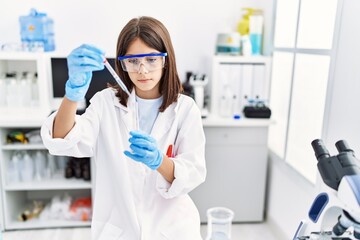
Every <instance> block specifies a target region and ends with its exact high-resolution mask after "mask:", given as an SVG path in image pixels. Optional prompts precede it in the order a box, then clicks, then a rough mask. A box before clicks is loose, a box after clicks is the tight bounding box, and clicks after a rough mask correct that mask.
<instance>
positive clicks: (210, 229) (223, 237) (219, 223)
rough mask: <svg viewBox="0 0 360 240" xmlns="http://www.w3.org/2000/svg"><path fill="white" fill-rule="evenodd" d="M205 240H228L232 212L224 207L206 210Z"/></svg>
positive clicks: (229, 237)
mask: <svg viewBox="0 0 360 240" xmlns="http://www.w3.org/2000/svg"><path fill="white" fill-rule="evenodd" d="M206 213H207V217H208V223H207V236H206V240H230V239H231V224H232V220H233V218H234V212H233V211H232V210H230V209H228V208H225V207H214V208H210V209H208V210H207V212H206Z"/></svg>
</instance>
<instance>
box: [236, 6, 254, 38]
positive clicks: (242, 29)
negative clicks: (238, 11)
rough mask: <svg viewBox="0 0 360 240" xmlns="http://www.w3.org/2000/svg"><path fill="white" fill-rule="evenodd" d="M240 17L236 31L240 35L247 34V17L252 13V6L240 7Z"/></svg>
mask: <svg viewBox="0 0 360 240" xmlns="http://www.w3.org/2000/svg"><path fill="white" fill-rule="evenodd" d="M242 12H243V14H242V19H241V20H240V21H239V23H238V24H237V31H238V32H239V33H240V35H241V36H244V35H249V17H250V16H251V15H252V14H253V12H254V9H253V8H243V9H242Z"/></svg>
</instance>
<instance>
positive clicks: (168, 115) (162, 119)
mask: <svg viewBox="0 0 360 240" xmlns="http://www.w3.org/2000/svg"><path fill="white" fill-rule="evenodd" d="M179 97H180V95H179ZM179 100H180V99H178V101H177V102H175V103H173V104H171V105H170V106H169V107H168V108H167V109H166V110H165V111H164V112H159V115H158V117H157V118H156V120H155V123H154V126H153V128H152V130H151V136H153V137H154V138H155V139H158V140H159V139H161V138H162V137H163V136H164V135H165V134H166V133H167V132H168V130H169V129H170V127H171V125H172V124H173V122H174V118H175V115H176V112H177V110H178V108H179V107H178V105H179ZM134 101H136V96H135V89H133V90H132V91H131V95H130V96H129V99H128V103H127V105H128V106H133V104H134ZM114 105H115V106H116V107H119V108H120V110H121V111H123V113H124V114H123V115H122V116H121V118H122V119H121V120H123V121H124V123H125V125H126V128H127V129H128V131H131V130H133V129H135V126H134V121H135V120H134V119H133V117H134V114H132V113H133V111H134V110H135V109H132V108H130V107H126V106H124V105H122V104H120V102H119V99H118V98H117V97H116V96H114Z"/></svg>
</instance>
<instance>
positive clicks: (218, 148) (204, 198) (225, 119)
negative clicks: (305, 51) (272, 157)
mask: <svg viewBox="0 0 360 240" xmlns="http://www.w3.org/2000/svg"><path fill="white" fill-rule="evenodd" d="M269 65H270V58H268V57H242V56H215V57H214V59H213V74H212V79H210V88H211V89H210V92H211V96H210V99H211V109H210V114H209V116H208V117H206V118H205V119H203V126H204V132H205V136H206V146H205V157H206V167H207V178H206V181H205V182H204V183H203V184H201V185H200V186H199V187H198V188H196V189H194V190H193V191H192V192H191V193H190V196H191V197H192V199H193V200H194V202H195V204H196V205H197V207H198V209H199V212H200V219H201V222H203V223H205V222H207V215H206V211H207V209H209V208H212V207H227V208H230V209H232V210H233V211H234V213H235V215H234V219H233V222H261V221H263V220H264V211H265V192H266V172H267V153H268V146H267V138H268V128H269V126H270V124H271V123H272V120H271V119H248V118H245V117H244V116H242V114H241V113H240V114H241V117H240V119H234V118H233V115H232V112H228V114H227V115H226V116H222V115H221V113H222V109H221V104H220V99H221V97H222V95H223V94H224V90H228V91H231V96H233V95H236V101H238V102H242V105H241V104H240V105H238V104H237V105H236V106H237V107H238V108H241V107H243V105H244V101H245V100H246V99H245V98H244V96H245V95H246V96H247V97H248V98H256V96H257V95H259V98H267V97H268V96H267V94H268V88H269ZM244 67H245V70H244ZM258 67H259V68H258ZM257 70H259V71H257ZM246 71H248V72H246ZM244 72H245V73H244ZM255 72H256V73H255ZM226 88H228V89H226ZM228 104H232V103H231V102H229V103H228ZM228 107H229V106H228ZM237 111H239V112H241V110H239V109H238V110H237Z"/></svg>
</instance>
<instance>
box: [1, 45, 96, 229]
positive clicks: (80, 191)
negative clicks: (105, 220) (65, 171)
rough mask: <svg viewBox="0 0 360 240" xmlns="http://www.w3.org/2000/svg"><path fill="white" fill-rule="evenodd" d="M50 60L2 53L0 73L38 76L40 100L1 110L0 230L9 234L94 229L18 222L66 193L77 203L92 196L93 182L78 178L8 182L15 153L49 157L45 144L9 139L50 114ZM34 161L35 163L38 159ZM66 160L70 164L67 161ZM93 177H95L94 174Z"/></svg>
mask: <svg viewBox="0 0 360 240" xmlns="http://www.w3.org/2000/svg"><path fill="white" fill-rule="evenodd" d="M50 58H51V55H49V54H48V53H23V52H11V53H10V52H0V72H3V73H4V72H14V71H15V72H26V71H28V72H36V73H37V79H36V85H35V86H36V88H37V90H38V99H35V100H36V101H35V104H32V105H28V106H16V107H9V106H7V105H5V106H0V177H1V179H0V181H1V184H0V190H1V191H0V194H1V196H2V198H0V199H2V202H1V210H0V218H1V219H0V223H2V224H0V229H1V227H2V229H3V230H5V231H6V230H17V229H34V228H58V227H82V226H90V221H72V220H40V219H36V218H34V219H30V220H28V221H25V222H21V221H19V220H18V216H19V214H20V213H21V212H22V211H24V210H25V209H26V208H27V207H29V206H32V203H33V201H34V200H39V201H42V202H43V203H44V204H47V203H49V202H50V201H51V199H52V198H53V197H54V196H56V195H60V196H63V195H64V194H65V193H67V194H69V195H70V196H71V197H72V198H73V199H76V198H78V197H89V196H92V195H93V194H92V191H93V184H92V181H85V180H83V179H75V178H71V179H66V178H65V177H60V176H56V177H52V178H49V179H46V178H44V179H42V180H41V181H37V180H33V181H30V182H15V183H14V182H8V179H7V174H8V171H7V169H8V166H9V162H10V160H11V156H12V155H13V154H14V152H17V151H20V152H23V151H27V152H29V153H33V152H34V151H41V152H43V153H44V154H45V155H47V153H48V152H47V149H46V148H45V146H44V145H43V144H41V143H36V144H33V143H31V142H30V143H28V144H22V143H15V144H9V143H7V142H6V136H7V134H8V133H10V132H11V131H14V130H21V131H23V132H29V131H31V130H37V129H39V128H40V127H41V124H42V123H43V122H44V120H45V118H46V117H47V116H48V115H49V114H50V112H51V106H50V105H51V104H50V103H51V101H50V100H51V97H50V96H51V94H50V90H51V89H50V83H51V79H50V78H49V76H50V74H49V71H50V67H51V64H50ZM29 91H31V89H29ZM33 100H34V99H33ZM33 156H34V155H33ZM32 160H33V161H35V159H34V157H33V159H32ZM63 160H64V161H66V159H63ZM91 161H92V160H91ZM91 164H92V162H91ZM91 176H92V177H93V174H92V172H91Z"/></svg>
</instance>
